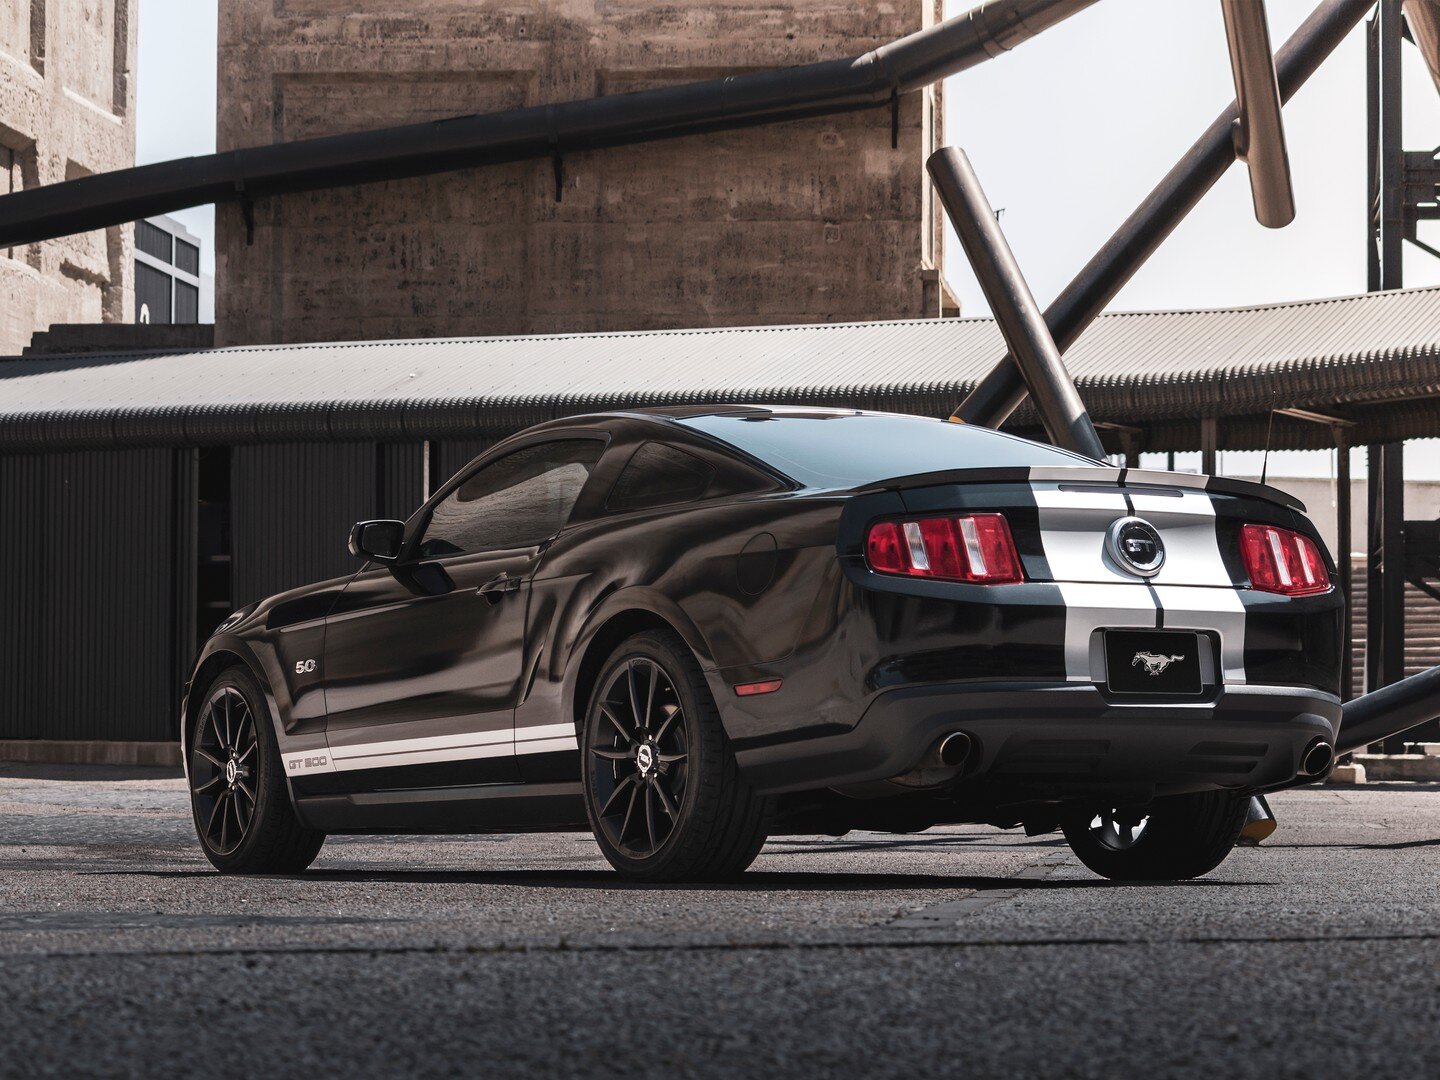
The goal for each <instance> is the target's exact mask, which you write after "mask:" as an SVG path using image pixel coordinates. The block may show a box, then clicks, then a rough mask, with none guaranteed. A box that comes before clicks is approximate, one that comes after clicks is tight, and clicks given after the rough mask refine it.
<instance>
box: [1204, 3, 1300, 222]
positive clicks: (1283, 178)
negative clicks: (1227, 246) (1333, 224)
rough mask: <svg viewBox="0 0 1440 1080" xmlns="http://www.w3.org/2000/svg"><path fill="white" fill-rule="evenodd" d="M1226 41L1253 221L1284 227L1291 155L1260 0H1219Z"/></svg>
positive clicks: (1289, 216) (1289, 207)
mask: <svg viewBox="0 0 1440 1080" xmlns="http://www.w3.org/2000/svg"><path fill="white" fill-rule="evenodd" d="M1220 10H1221V12H1222V13H1223V14H1224V17H1225V41H1226V43H1227V44H1228V45H1229V47H1230V69H1231V72H1232V73H1233V74H1234V76H1235V108H1236V109H1237V110H1238V113H1239V117H1238V119H1237V120H1236V121H1235V127H1234V129H1233V131H1234V139H1235V156H1236V157H1238V158H1239V159H1240V160H1241V161H1243V162H1245V164H1246V165H1248V166H1250V196H1251V198H1252V200H1253V201H1254V203H1255V220H1256V221H1258V222H1260V224H1261V225H1264V226H1265V227H1266V228H1267V229H1282V228H1284V227H1285V226H1286V225H1289V224H1290V222H1292V221H1293V220H1295V192H1294V189H1293V188H1292V186H1291V183H1290V155H1289V154H1288V153H1286V150H1285V121H1284V119H1283V118H1282V117H1281V115H1280V87H1279V81H1278V79H1277V78H1276V76H1275V58H1274V57H1273V56H1271V55H1270V25H1269V22H1268V21H1267V20H1266V18H1265V2H1264V0H1220Z"/></svg>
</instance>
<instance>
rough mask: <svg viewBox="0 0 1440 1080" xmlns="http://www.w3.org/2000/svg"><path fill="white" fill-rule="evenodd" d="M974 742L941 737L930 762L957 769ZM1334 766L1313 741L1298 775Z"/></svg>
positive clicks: (1326, 746) (1330, 753) (1330, 754)
mask: <svg viewBox="0 0 1440 1080" xmlns="http://www.w3.org/2000/svg"><path fill="white" fill-rule="evenodd" d="M973 749H974V742H973V740H971V738H970V736H969V735H967V734H965V732H963V731H952V732H950V733H949V734H948V735H942V736H941V737H940V740H939V741H938V742H937V743H936V744H935V747H934V749H933V750H932V751H931V755H930V760H931V761H932V762H933V763H934V764H935V765H939V766H943V767H945V768H947V769H958V768H959V767H960V766H962V765H964V764H965V762H966V761H967V760H968V759H969V757H970V753H971V751H972V750H973ZM1333 764H1335V747H1334V746H1333V745H1332V744H1330V743H1328V742H1326V741H1325V740H1324V739H1315V740H1314V741H1312V742H1311V743H1310V745H1309V746H1307V747H1306V748H1305V752H1304V753H1303V754H1301V755H1300V775H1301V776H1304V777H1306V778H1308V779H1314V778H1316V777H1320V776H1324V775H1325V774H1326V773H1327V772H1329V771H1330V766H1331V765H1333Z"/></svg>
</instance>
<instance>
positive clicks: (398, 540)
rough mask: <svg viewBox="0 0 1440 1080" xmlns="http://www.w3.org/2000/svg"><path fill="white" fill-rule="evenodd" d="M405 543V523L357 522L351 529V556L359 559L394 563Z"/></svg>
mask: <svg viewBox="0 0 1440 1080" xmlns="http://www.w3.org/2000/svg"><path fill="white" fill-rule="evenodd" d="M404 543H405V523H404V522H403V521H357V522H356V523H355V524H354V525H352V526H351V527H350V554H351V555H354V556H355V557H356V558H357V559H374V560H376V561H377V562H394V561H395V560H396V559H398V558H399V557H400V548H401V547H402V546H403V545H404Z"/></svg>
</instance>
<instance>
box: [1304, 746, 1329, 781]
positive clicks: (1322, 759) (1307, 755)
mask: <svg viewBox="0 0 1440 1080" xmlns="http://www.w3.org/2000/svg"><path fill="white" fill-rule="evenodd" d="M1334 763H1335V747H1333V746H1331V745H1330V744H1329V743H1328V742H1326V741H1325V740H1324V739H1316V740H1315V741H1314V742H1312V743H1311V744H1310V745H1309V746H1307V747H1306V748H1305V752H1304V753H1303V754H1301V755H1300V775H1301V776H1304V777H1308V778H1310V779H1314V778H1315V777H1317V776H1324V775H1325V774H1326V773H1327V772H1329V771H1330V766H1331V765H1333V764H1334Z"/></svg>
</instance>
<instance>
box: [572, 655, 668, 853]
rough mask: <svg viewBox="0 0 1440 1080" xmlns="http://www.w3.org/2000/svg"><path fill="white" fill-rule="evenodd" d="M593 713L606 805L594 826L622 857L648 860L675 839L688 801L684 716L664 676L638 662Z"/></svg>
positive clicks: (598, 784)
mask: <svg viewBox="0 0 1440 1080" xmlns="http://www.w3.org/2000/svg"><path fill="white" fill-rule="evenodd" d="M595 713H596V716H597V719H598V720H599V721H600V722H599V723H598V724H597V727H599V729H600V730H598V731H596V732H595V733H594V735H593V736H592V738H591V741H590V759H591V783H592V785H593V786H594V790H595V793H596V797H597V798H598V799H599V800H600V809H599V810H598V811H597V812H596V815H595V816H596V819H597V821H598V823H599V825H600V828H602V829H603V830H604V831H605V836H606V839H608V840H609V841H610V843H611V844H613V845H614V846H615V848H616V849H617V850H618V851H620V852H623V853H624V854H625V855H626V856H627V857H629V858H632V859H648V858H650V857H651V856H653V855H654V854H655V853H656V852H658V851H659V850H660V849H661V848H662V847H663V846H664V845H665V841H667V840H668V839H670V835H671V834H672V833H673V832H674V831H675V824H676V822H677V821H679V818H680V807H681V804H682V803H683V802H684V801H685V778H686V776H685V774H686V766H687V762H688V761H689V756H690V755H689V753H688V748H689V740H688V739H687V738H686V733H685V710H684V709H683V708H682V707H681V704H680V698H679V695H678V694H677V693H676V692H675V684H674V683H673V682H672V681H671V680H670V677H669V676H668V675H666V674H665V671H664V669H663V668H661V667H660V665H659V664H658V663H656V662H655V661H654V660H652V659H650V658H649V657H645V656H637V657H632V658H630V659H628V660H626V661H625V663H624V664H623V665H621V666H620V667H619V668H617V669H616V670H615V671H614V673H613V674H612V675H611V676H610V679H609V682H608V683H607V684H606V685H605V686H604V687H602V689H601V692H600V695H599V698H598V699H597V701H596V703H595ZM607 725H608V728H607Z"/></svg>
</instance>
